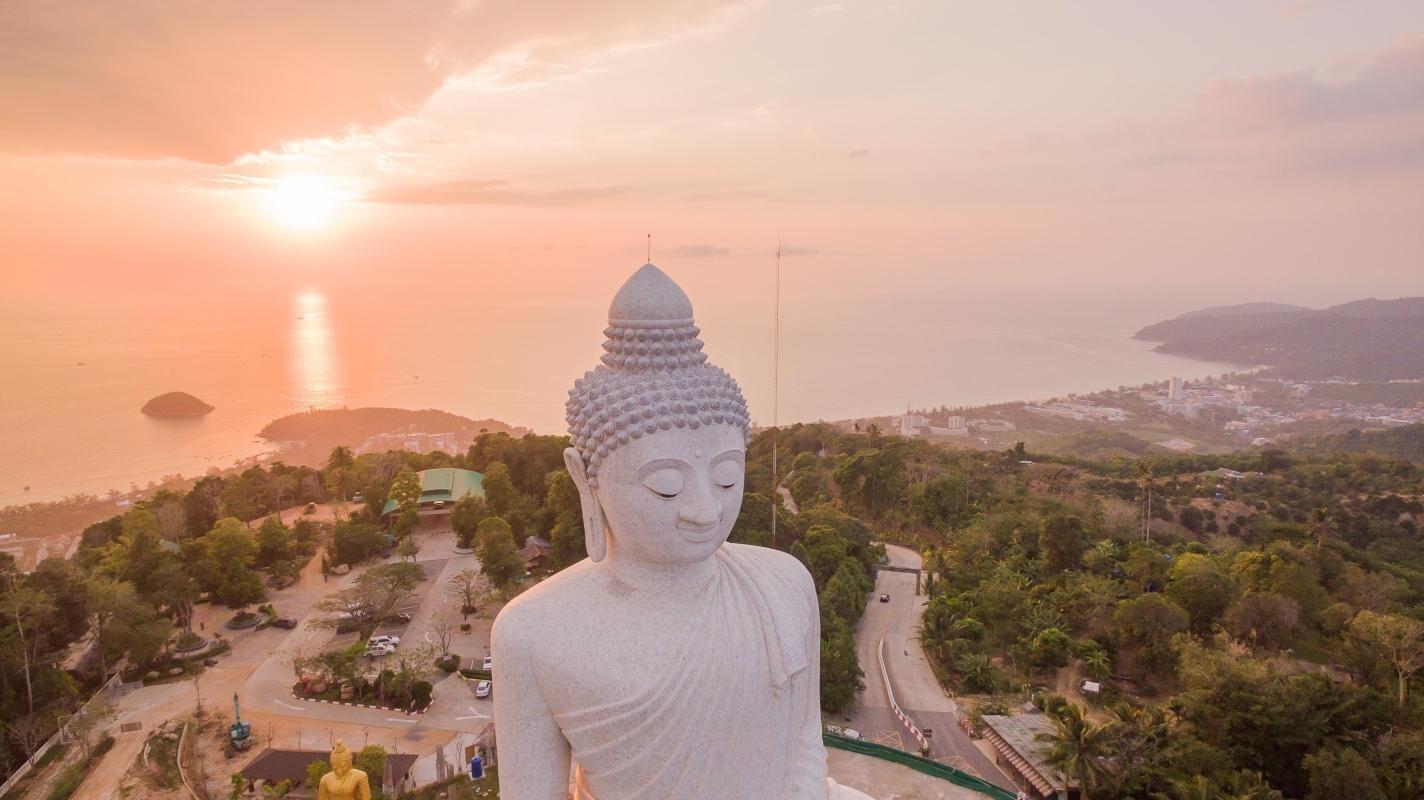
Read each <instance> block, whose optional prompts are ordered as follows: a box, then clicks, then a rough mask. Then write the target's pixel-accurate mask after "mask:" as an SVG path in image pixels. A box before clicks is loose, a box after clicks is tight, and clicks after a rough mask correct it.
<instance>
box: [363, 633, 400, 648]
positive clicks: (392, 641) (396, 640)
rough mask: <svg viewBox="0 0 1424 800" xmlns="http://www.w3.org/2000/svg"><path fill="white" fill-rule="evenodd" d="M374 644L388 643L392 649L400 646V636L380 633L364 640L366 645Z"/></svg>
mask: <svg viewBox="0 0 1424 800" xmlns="http://www.w3.org/2000/svg"><path fill="white" fill-rule="evenodd" d="M376 645H389V646H390V647H391V649H392V650H394V649H395V648H397V647H400V637H399V636H395V635H392V634H382V635H380V636H372V637H371V638H370V639H369V640H367V642H366V646H367V647H375V646H376Z"/></svg>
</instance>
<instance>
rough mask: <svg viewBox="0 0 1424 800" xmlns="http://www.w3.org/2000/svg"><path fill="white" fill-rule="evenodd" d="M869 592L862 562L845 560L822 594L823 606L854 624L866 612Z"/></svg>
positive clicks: (851, 559)
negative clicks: (861, 566) (861, 565)
mask: <svg viewBox="0 0 1424 800" xmlns="http://www.w3.org/2000/svg"><path fill="white" fill-rule="evenodd" d="M868 591H870V581H869V580H868V579H867V578H866V577H865V572H864V570H862V569H861V568H860V562H858V561H856V560H855V559H853V558H844V559H842V560H841V564H840V566H839V567H837V568H836V573H835V575H833V576H831V579H830V580H829V581H827V582H826V588H825V589H824V590H823V591H822V592H821V598H820V599H821V606H822V607H823V608H824V607H829V608H830V609H831V611H833V612H835V614H836V616H838V617H840V618H841V619H843V620H845V621H846V622H847V623H850V622H854V621H855V620H858V619H860V615H861V613H862V612H864V611H865V601H866V592H868Z"/></svg>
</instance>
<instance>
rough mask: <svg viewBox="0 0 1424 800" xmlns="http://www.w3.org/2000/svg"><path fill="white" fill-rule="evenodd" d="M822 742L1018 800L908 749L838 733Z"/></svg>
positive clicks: (1004, 799) (997, 798)
mask: <svg viewBox="0 0 1424 800" xmlns="http://www.w3.org/2000/svg"><path fill="white" fill-rule="evenodd" d="M821 739H822V741H824V742H825V743H826V746H827V747H834V748H836V749H837V750H846V751H849V752H852V753H860V754H861V755H864V756H871V757H873V758H879V759H884V760H885V761H893V762H895V763H896V764H903V765H904V766H907V767H909V768H910V769H912V770H915V771H916V772H921V773H924V774H925V775H929V776H931V777H935V778H940V779H942V780H946V781H949V782H950V783H952V784H954V785H955V786H962V787H964V788H965V789H969V790H971V791H975V792H978V793H980V794H982V795H986V796H988V797H992V798H995V800H1014V793H1013V792H1010V791H1006V790H1004V789H1001V788H999V787H998V786H995V785H994V784H992V783H989V782H988V781H986V780H983V779H982V778H976V777H974V776H973V775H970V774H969V773H967V772H963V771H961V770H957V769H955V768H954V767H951V766H948V765H946V764H941V763H939V762H938V761H931V760H930V759H928V758H921V757H920V756H917V755H915V754H914V753H906V752H905V751H904V750H897V749H895V748H893V747H886V746H885V745H883V744H876V743H875V742H865V741H858V740H856V739H847V738H846V737H844V736H837V735H835V734H834V733H823V734H821Z"/></svg>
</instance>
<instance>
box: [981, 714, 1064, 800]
mask: <svg viewBox="0 0 1424 800" xmlns="http://www.w3.org/2000/svg"><path fill="white" fill-rule="evenodd" d="M983 720H984V725H985V726H986V727H987V728H988V729H989V741H990V742H991V743H993V745H994V749H996V750H998V751H999V754H1000V755H1002V756H1003V757H1004V759H1005V760H1006V761H1008V762H1009V763H1011V764H1013V766H1014V769H1016V770H1018V772H1019V774H1020V775H1023V776H1024V777H1025V778H1027V779H1028V780H1029V781H1030V782H1031V783H1032V784H1033V785H1034V787H1035V788H1036V789H1038V790H1039V791H1040V792H1042V793H1044V794H1056V793H1057V792H1060V791H1062V790H1063V789H1065V788H1067V787H1068V785H1069V783H1068V779H1067V778H1066V777H1065V776H1064V775H1063V773H1062V772H1060V771H1059V770H1058V769H1057V768H1056V767H1053V766H1051V765H1049V763H1048V752H1049V751H1050V750H1051V749H1053V746H1052V745H1051V744H1049V743H1048V742H1045V741H1040V740H1039V738H1038V737H1039V735H1040V734H1052V733H1053V723H1052V722H1051V721H1050V720H1049V719H1048V717H1045V716H1043V715H1042V714H1020V715H1018V716H1015V717H1009V716H1003V715H1000V714H986V715H984V717H983Z"/></svg>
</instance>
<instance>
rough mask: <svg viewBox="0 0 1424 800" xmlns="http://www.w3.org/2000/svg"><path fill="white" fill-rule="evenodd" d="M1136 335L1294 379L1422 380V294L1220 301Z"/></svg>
mask: <svg viewBox="0 0 1424 800" xmlns="http://www.w3.org/2000/svg"><path fill="white" fill-rule="evenodd" d="M1285 308H1286V309H1290V308H1291V307H1285ZM1133 337H1134V338H1137V339H1143V340H1146V341H1155V342H1161V344H1160V345H1158V347H1157V348H1156V349H1157V350H1158V351H1160V352H1163V353H1171V354H1173V355H1182V356H1190V357H1193V358H1202V359H1208V360H1212V361H1226V362H1229V363H1233V364H1242V365H1245V366H1266V367H1270V368H1271V371H1272V373H1274V374H1278V375H1281V376H1285V377H1292V378H1301V379H1324V378H1331V377H1342V378H1353V379H1358V380H1377V381H1383V380H1391V379H1397V378H1424V297H1404V298H1398V299H1394V300H1378V299H1375V298H1370V299H1366V300H1357V301H1354V302H1350V303H1342V304H1340V305H1336V306H1331V307H1329V308H1326V309H1323V310H1311V309H1299V310H1281V305H1280V304H1269V303H1250V304H1246V305H1243V306H1221V307H1217V308H1214V309H1204V310H1203V311H1200V312H1191V313H1189V314H1184V315H1182V316H1179V317H1176V318H1175V319H1170V320H1165V321H1163V322H1158V323H1155V324H1153V325H1149V326H1147V327H1145V328H1143V329H1141V330H1139V331H1138V332H1137V333H1135V334H1134V335H1133Z"/></svg>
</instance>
